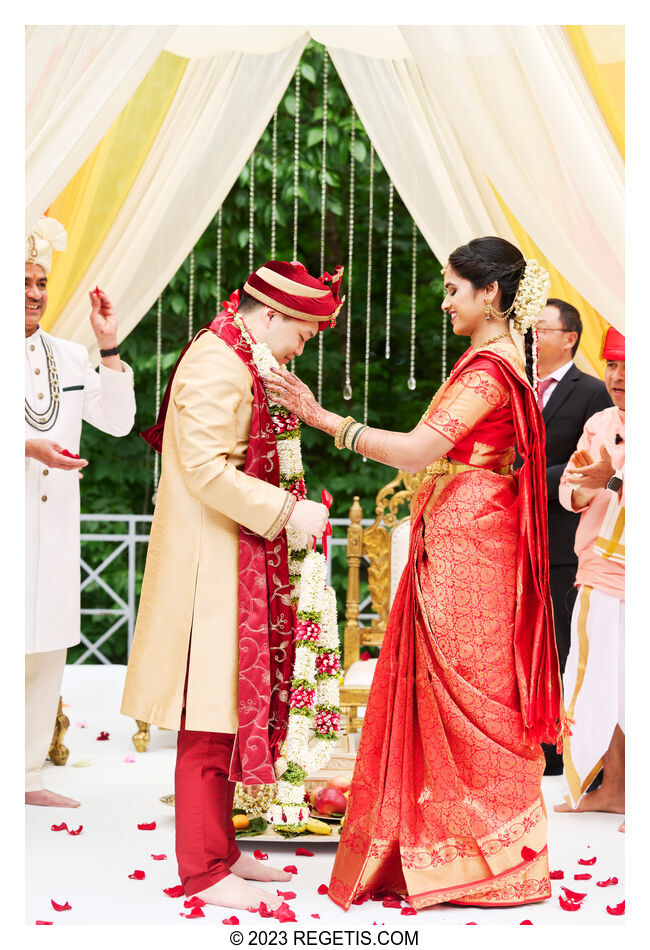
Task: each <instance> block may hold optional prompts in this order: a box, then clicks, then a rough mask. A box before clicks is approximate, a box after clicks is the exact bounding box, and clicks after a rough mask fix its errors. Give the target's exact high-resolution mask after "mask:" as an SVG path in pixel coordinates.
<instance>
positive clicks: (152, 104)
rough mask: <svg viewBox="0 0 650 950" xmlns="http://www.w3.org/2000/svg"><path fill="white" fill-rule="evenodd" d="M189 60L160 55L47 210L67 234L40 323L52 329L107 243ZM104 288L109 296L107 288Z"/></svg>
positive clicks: (88, 279)
mask: <svg viewBox="0 0 650 950" xmlns="http://www.w3.org/2000/svg"><path fill="white" fill-rule="evenodd" d="M188 62H189V60H187V59H183V58H181V57H180V56H175V55H173V54H172V53H168V52H166V51H164V50H163V52H162V53H161V54H160V56H159V57H158V59H157V60H156V62H155V63H154V65H153V66H152V67H151V69H150V70H149V72H148V73H147V75H146V76H145V78H144V79H143V81H142V82H141V83H140V85H139V86H138V88H137V90H136V92H135V93H134V95H133V97H132V98H131V100H130V102H129V103H128V105H126V106H125V108H124V109H123V110H122V112H121V113H120V115H119V116H118V118H117V119H116V120H115V122H114V123H113V125H112V126H111V128H110V129H109V130H108V132H107V133H106V135H105V136H104V138H103V139H102V141H101V142H100V143H99V145H98V146H97V147H96V148H95V150H94V151H93V152H92V154H91V155H89V157H88V158H87V159H86V161H85V162H84V164H83V165H82V166H81V168H80V169H79V171H78V172H77V174H76V175H75V176H74V178H73V179H72V180H71V181H70V183H69V184H68V185H67V186H66V188H65V189H64V190H63V191H62V192H61V194H60V195H59V197H58V198H57V199H56V201H55V202H54V203H53V204H52V205H51V207H50V208H49V209H48V214H49V215H51V217H53V218H56V219H57V220H58V221H60V222H61V223H62V224H63V226H64V227H65V229H66V231H67V232H68V246H67V249H66V251H65V254H60V255H58V254H55V255H54V262H53V266H52V272H51V274H50V277H49V280H48V285H49V286H48V291H49V301H48V307H47V313H46V315H45V318H44V319H43V321H42V326H43V329H44V330H49V329H51V328H52V327H53V326H54V324H55V323H56V320H57V318H58V316H59V314H60V313H61V312H62V310H63V309H64V307H65V306H66V304H67V302H68V301H69V299H70V297H71V295H72V294H73V292H74V291H75V289H76V288H77V287H78V285H79V283H80V282H81V281H85V283H87V284H88V290H91V289H92V288H93V287H94V285H95V281H94V280H93V277H92V273H89V268H90V267H91V265H92V261H93V259H94V257H95V255H96V253H97V251H98V250H99V248H100V246H101V244H102V242H103V241H104V239H105V238H106V235H107V234H108V232H109V230H110V228H111V226H112V224H113V222H114V220H115V218H116V216H117V214H118V212H119V210H120V208H121V207H122V204H123V202H124V200H125V199H126V196H127V195H128V193H129V190H130V189H131V186H132V185H133V182H134V181H135V179H136V177H137V175H138V172H139V171H140V168H141V167H142V163H143V162H144V160H145V158H146V157H147V155H148V153H149V150H150V148H151V145H152V143H153V141H154V139H155V138H156V135H157V134H158V131H159V129H160V126H161V124H162V122H163V120H164V118H165V116H166V114H167V110H168V109H169V107H170V105H171V103H172V101H173V99H174V96H175V94H176V90H177V88H178V84H179V82H180V81H181V78H182V76H183V73H184V71H185V68H186V66H187V64H188ZM102 289H105V290H106V291H107V292H108V293H109V295H110V288H102Z"/></svg>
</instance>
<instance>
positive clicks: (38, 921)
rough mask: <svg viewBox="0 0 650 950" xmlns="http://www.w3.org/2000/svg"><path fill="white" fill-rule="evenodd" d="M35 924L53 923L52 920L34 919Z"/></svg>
mask: <svg viewBox="0 0 650 950" xmlns="http://www.w3.org/2000/svg"><path fill="white" fill-rule="evenodd" d="M34 923H35V924H54V921H53V920H35V921H34Z"/></svg>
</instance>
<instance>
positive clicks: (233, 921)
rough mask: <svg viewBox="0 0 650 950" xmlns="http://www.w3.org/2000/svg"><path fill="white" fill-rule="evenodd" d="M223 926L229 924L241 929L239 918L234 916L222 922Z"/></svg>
mask: <svg viewBox="0 0 650 950" xmlns="http://www.w3.org/2000/svg"><path fill="white" fill-rule="evenodd" d="M221 923H222V924H229V925H230V926H235V927H239V917H235V915H234V914H233V916H232V917H226V919H225V920H222V921H221Z"/></svg>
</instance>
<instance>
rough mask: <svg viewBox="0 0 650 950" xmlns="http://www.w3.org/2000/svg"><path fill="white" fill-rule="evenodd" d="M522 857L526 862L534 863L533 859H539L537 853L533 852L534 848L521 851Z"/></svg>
mask: <svg viewBox="0 0 650 950" xmlns="http://www.w3.org/2000/svg"><path fill="white" fill-rule="evenodd" d="M521 857H522V860H524V861H532V860H533V858H536V857H537V851H533V849H532V848H526V847H524V848H522V849H521Z"/></svg>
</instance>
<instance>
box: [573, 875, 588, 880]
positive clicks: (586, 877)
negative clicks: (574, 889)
mask: <svg viewBox="0 0 650 950" xmlns="http://www.w3.org/2000/svg"><path fill="white" fill-rule="evenodd" d="M573 880H574V881H590V880H591V874H574V875H573Z"/></svg>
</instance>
